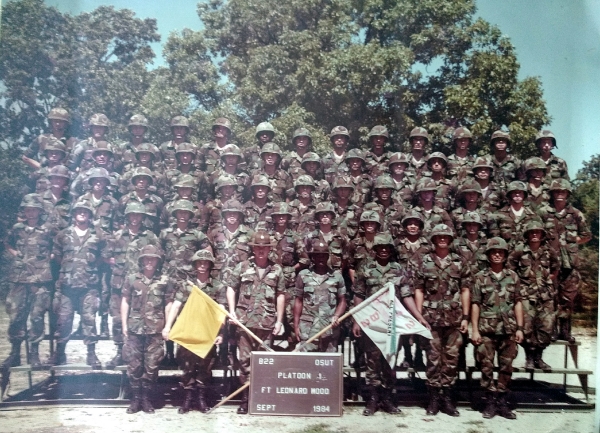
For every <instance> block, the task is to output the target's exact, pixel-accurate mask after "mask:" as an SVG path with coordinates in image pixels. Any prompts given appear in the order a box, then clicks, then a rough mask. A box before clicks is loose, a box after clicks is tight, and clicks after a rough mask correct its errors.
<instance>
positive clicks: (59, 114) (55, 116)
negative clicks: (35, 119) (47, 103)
mask: <svg viewBox="0 0 600 433" xmlns="http://www.w3.org/2000/svg"><path fill="white" fill-rule="evenodd" d="M48 120H63V121H65V122H67V123H71V116H70V115H69V112H68V111H67V110H65V109H64V108H58V107H57V108H53V109H52V110H50V113H48Z"/></svg>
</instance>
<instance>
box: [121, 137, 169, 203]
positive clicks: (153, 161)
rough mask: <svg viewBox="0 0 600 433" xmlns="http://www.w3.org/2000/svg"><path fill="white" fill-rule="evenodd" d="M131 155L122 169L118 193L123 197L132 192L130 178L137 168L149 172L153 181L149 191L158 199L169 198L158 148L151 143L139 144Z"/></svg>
mask: <svg viewBox="0 0 600 433" xmlns="http://www.w3.org/2000/svg"><path fill="white" fill-rule="evenodd" d="M133 155H134V157H133V159H132V161H131V162H130V163H128V164H127V165H126V166H125V168H124V169H123V175H122V176H121V179H120V183H121V184H120V185H119V193H120V194H121V195H125V194H127V193H128V192H131V191H134V190H135V186H134V185H132V183H131V178H132V177H133V175H134V173H135V172H136V170H137V169H138V168H140V167H145V168H147V169H148V170H150V172H151V174H152V178H153V179H154V182H153V184H152V185H151V186H150V188H149V191H150V192H152V193H156V194H157V195H158V196H159V197H160V198H165V197H169V193H170V192H171V191H169V190H168V188H167V179H166V178H165V175H164V174H163V170H162V167H161V164H160V151H159V150H158V147H156V146H155V145H154V144H151V143H141V144H139V145H138V146H137V147H136V148H135V150H134V151H133Z"/></svg>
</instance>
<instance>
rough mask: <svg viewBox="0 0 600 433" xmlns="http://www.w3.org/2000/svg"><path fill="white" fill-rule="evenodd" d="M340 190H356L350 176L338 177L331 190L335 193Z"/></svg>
mask: <svg viewBox="0 0 600 433" xmlns="http://www.w3.org/2000/svg"><path fill="white" fill-rule="evenodd" d="M339 188H352V189H353V190H354V184H353V183H352V179H351V178H350V176H345V175H341V176H336V178H335V180H334V181H333V185H332V187H331V189H332V190H333V191H335V190H336V189H339Z"/></svg>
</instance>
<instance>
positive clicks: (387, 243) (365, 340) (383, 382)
mask: <svg viewBox="0 0 600 433" xmlns="http://www.w3.org/2000/svg"><path fill="white" fill-rule="evenodd" d="M373 249H374V250H375V257H376V259H375V260H368V261H365V262H364V264H363V266H361V267H360V269H358V271H357V273H356V278H355V280H354V305H355V306H356V305H359V304H360V303H361V302H362V301H364V300H365V299H366V298H368V297H369V296H371V295H373V294H374V293H375V292H377V291H378V290H379V289H381V287H382V286H383V285H384V284H386V283H393V284H394V287H395V288H396V296H397V297H399V298H400V299H402V302H403V303H404V304H405V305H406V308H407V309H408V311H409V312H410V313H411V314H412V315H413V316H414V317H415V319H417V320H418V321H419V322H420V323H421V324H423V325H424V326H425V327H427V328H429V325H428V324H427V322H425V319H424V318H423V316H421V314H420V312H419V311H418V310H417V307H416V304H415V300H414V298H413V292H412V290H411V288H410V286H411V279H410V275H409V273H408V272H407V271H406V270H405V269H403V267H402V266H401V265H400V264H399V263H397V262H395V261H393V259H392V257H393V252H394V241H393V240H392V236H391V235H390V234H389V233H379V234H378V235H376V236H375V240H374V242H373ZM352 332H353V334H354V336H355V337H356V338H360V340H359V344H360V345H361V346H362V349H363V351H364V352H365V353H366V355H367V374H366V383H367V386H368V388H369V400H368V401H367V406H366V407H365V410H364V411H363V415H365V416H371V415H373V414H374V413H375V412H376V411H377V409H378V408H381V409H382V410H383V411H385V412H387V413H389V414H393V415H395V414H398V413H400V409H398V408H397V407H396V406H395V405H394V404H393V403H392V401H391V397H392V390H393V389H394V384H395V381H396V380H395V379H396V377H395V373H394V372H393V370H392V368H391V367H390V365H389V363H388V362H387V361H386V360H385V358H384V357H383V354H382V353H381V351H380V350H379V348H378V347H377V346H376V345H375V343H373V341H372V340H371V339H370V338H369V337H368V336H367V335H366V334H363V333H362V332H361V329H360V325H359V324H358V322H356V320H355V321H354V325H353V328H352Z"/></svg>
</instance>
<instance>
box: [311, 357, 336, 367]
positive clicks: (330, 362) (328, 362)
mask: <svg viewBox="0 0 600 433" xmlns="http://www.w3.org/2000/svg"><path fill="white" fill-rule="evenodd" d="M315 365H318V366H320V367H329V366H331V365H333V359H315Z"/></svg>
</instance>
